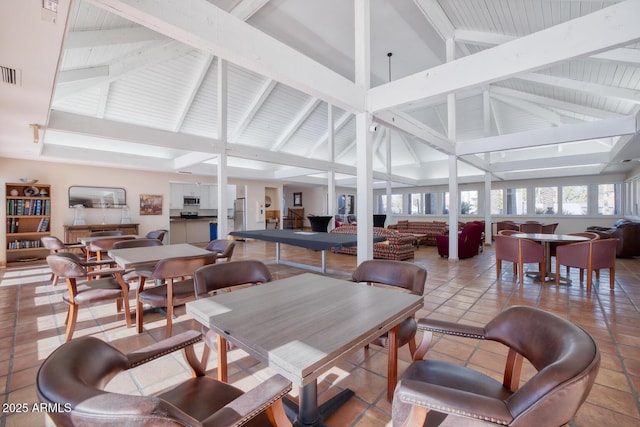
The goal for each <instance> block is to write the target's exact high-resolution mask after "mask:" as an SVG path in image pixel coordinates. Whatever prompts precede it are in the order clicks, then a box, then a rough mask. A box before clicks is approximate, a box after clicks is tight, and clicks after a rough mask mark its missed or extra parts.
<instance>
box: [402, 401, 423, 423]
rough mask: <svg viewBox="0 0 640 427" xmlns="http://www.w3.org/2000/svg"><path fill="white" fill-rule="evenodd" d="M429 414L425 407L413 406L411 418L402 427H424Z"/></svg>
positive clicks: (410, 413)
mask: <svg viewBox="0 0 640 427" xmlns="http://www.w3.org/2000/svg"><path fill="white" fill-rule="evenodd" d="M428 413H429V409H427V408H425V407H423V406H417V405H413V406H411V411H410V412H409V416H408V417H407V419H406V420H405V421H404V423H402V427H412V426H422V425H424V423H425V421H426V419H427V414H428Z"/></svg>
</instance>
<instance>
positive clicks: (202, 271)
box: [193, 260, 273, 381]
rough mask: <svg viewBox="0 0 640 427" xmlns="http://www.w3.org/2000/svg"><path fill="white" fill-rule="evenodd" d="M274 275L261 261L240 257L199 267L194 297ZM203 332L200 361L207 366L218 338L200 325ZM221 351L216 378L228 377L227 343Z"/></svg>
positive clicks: (195, 278)
mask: <svg viewBox="0 0 640 427" xmlns="http://www.w3.org/2000/svg"><path fill="white" fill-rule="evenodd" d="M272 280H273V277H272V276H271V272H270V271H269V269H268V268H267V266H266V265H264V263H262V262H261V261H256V260H242V261H233V262H223V263H220V264H210V265H205V266H204V267H200V268H198V269H197V270H196V271H194V273H193V283H194V287H195V294H196V298H206V297H208V296H210V295H212V294H215V293H217V292H219V291H221V290H226V291H230V290H232V288H233V287H236V286H241V285H248V284H251V285H256V284H259V283H267V282H271V281H272ZM202 334H203V335H204V342H205V344H206V345H205V346H204V352H203V354H202V360H201V363H202V365H203V366H204V367H206V366H207V359H208V358H209V352H210V350H211V349H213V350H216V349H218V343H219V341H218V340H219V337H218V335H217V334H216V333H215V332H213V331H211V330H210V329H209V328H207V327H205V326H202ZM221 350H222V354H219V355H218V356H219V359H218V379H220V380H222V381H226V380H227V363H226V350H227V347H226V346H222V348H221Z"/></svg>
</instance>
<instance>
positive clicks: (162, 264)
mask: <svg viewBox="0 0 640 427" xmlns="http://www.w3.org/2000/svg"><path fill="white" fill-rule="evenodd" d="M215 262H216V255H215V254H214V253H212V254H207V255H196V256H190V257H181V258H167V259H163V260H160V261H158V263H157V264H156V265H155V267H154V268H153V270H152V271H151V274H149V276H148V277H145V276H140V282H139V283H138V289H137V292H136V327H137V330H138V333H142V325H143V323H144V312H143V305H144V304H147V305H150V306H152V307H166V310H167V327H166V336H167V338H168V337H170V336H171V332H172V328H173V308H174V307H176V306H180V305H184V304H186V303H187V302H188V301H192V300H194V299H195V291H194V285H193V278H192V276H193V272H194V271H196V270H197V269H198V268H200V267H202V266H203V265H208V264H213V263H215ZM146 279H152V280H155V281H160V280H163V281H164V283H163V284H160V285H156V286H152V287H150V288H146V289H145V287H144V286H145V281H146Z"/></svg>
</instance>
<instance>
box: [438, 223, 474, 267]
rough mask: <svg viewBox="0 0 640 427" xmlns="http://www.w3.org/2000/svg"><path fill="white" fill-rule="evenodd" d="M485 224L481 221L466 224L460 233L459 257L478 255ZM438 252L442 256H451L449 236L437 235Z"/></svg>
mask: <svg viewBox="0 0 640 427" xmlns="http://www.w3.org/2000/svg"><path fill="white" fill-rule="evenodd" d="M483 231H484V226H483V225H482V223H481V222H470V223H467V224H465V226H464V228H463V229H462V231H460V232H459V233H458V258H460V259H464V258H471V257H474V256H476V255H478V251H479V250H480V241H481V240H482V232H483ZM436 246H437V247H438V254H439V255H440V256H441V257H448V256H449V236H448V235H441V236H437V237H436Z"/></svg>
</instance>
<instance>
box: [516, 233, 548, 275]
mask: <svg viewBox="0 0 640 427" xmlns="http://www.w3.org/2000/svg"><path fill="white" fill-rule="evenodd" d="M518 245H519V246H518V274H519V276H520V283H524V265H525V264H538V271H539V272H540V279H541V280H543V281H544V280H545V278H546V277H547V260H546V259H545V256H544V246H543V245H542V244H540V243H538V242H534V241H533V240H529V239H518Z"/></svg>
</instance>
